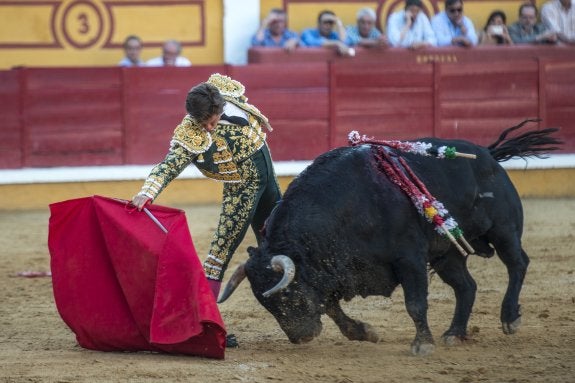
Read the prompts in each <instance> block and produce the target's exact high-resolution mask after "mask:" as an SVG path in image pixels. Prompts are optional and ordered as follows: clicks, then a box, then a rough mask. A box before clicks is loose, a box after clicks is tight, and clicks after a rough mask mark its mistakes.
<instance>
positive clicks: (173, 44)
mask: <svg viewBox="0 0 575 383" xmlns="http://www.w3.org/2000/svg"><path fill="white" fill-rule="evenodd" d="M181 53H182V44H180V42H179V41H176V40H168V41H166V42H165V43H164V46H163V47H162V55H161V56H159V57H154V58H153V59H150V60H148V61H146V66H182V67H185V66H192V63H191V62H190V60H188V59H187V58H185V57H183V56H180V54H181Z"/></svg>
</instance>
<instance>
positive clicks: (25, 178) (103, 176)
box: [0, 154, 575, 185]
mask: <svg viewBox="0 0 575 383" xmlns="http://www.w3.org/2000/svg"><path fill="white" fill-rule="evenodd" d="M310 163H311V161H278V162H274V167H275V170H276V174H277V175H278V176H280V177H282V176H286V177H293V176H296V175H298V174H299V173H300V172H301V171H302V170H304V169H305V168H306V167H307V166H308V165H309V164H310ZM502 165H503V167H504V168H505V169H513V170H516V169H525V170H533V169H566V168H567V169H568V168H575V154H554V155H551V156H549V158H545V159H541V158H530V159H527V160H522V159H513V160H509V161H506V162H503V163H502ZM153 166H154V165H125V166H81V167H54V168H24V169H5V170H0V185H10V184H33V183H61V182H96V181H137V180H144V179H145V178H146V177H147V176H148V173H149V172H150V170H151V169H152V167H153ZM203 177H204V176H203V175H202V174H201V173H200V172H199V170H198V169H197V168H195V167H194V166H189V167H188V168H186V169H185V170H184V171H183V172H182V174H180V176H179V177H178V178H180V179H194V178H203Z"/></svg>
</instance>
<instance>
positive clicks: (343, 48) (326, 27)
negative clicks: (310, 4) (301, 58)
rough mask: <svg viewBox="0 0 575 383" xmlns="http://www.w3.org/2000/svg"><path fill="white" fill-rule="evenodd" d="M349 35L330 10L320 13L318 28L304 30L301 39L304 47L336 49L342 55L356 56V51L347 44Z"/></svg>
mask: <svg viewBox="0 0 575 383" xmlns="http://www.w3.org/2000/svg"><path fill="white" fill-rule="evenodd" d="M346 37H347V34H346V31H345V27H344V26H343V23H342V22H341V20H340V19H339V17H337V16H336V15H335V13H334V12H332V11H330V10H325V11H322V12H320V13H319V15H318V17H317V27H316V28H307V29H304V30H303V31H302V33H301V37H300V46H302V47H325V48H329V49H335V50H336V51H337V52H338V53H339V54H340V55H343V56H355V49H353V48H351V47H349V46H347V45H346V44H345V40H346Z"/></svg>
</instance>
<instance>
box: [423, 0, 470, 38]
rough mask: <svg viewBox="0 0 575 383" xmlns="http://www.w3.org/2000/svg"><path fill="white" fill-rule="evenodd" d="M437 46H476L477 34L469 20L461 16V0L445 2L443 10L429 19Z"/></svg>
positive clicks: (447, 0) (446, 0)
mask: <svg viewBox="0 0 575 383" xmlns="http://www.w3.org/2000/svg"><path fill="white" fill-rule="evenodd" d="M431 28H432V29H433V32H435V37H436V38H437V46H440V47H441V46H448V45H456V46H463V47H471V46H473V45H477V34H475V27H474V26H473V23H472V22H471V20H470V19H469V18H468V17H466V16H464V15H463V0H445V10H444V11H443V12H439V13H438V14H437V15H435V16H434V17H433V18H432V19H431Z"/></svg>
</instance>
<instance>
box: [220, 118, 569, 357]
mask: <svg viewBox="0 0 575 383" xmlns="http://www.w3.org/2000/svg"><path fill="white" fill-rule="evenodd" d="M521 125H523V124H521ZM521 125H519V126H517V127H514V128H511V129H508V130H506V131H505V132H503V133H502V135H501V137H500V138H499V140H497V141H496V142H495V143H494V144H492V145H490V146H489V147H482V146H478V145H475V144H472V143H470V142H467V141H459V140H442V139H436V138H425V139H421V140H420V141H424V142H428V143H431V144H433V145H436V146H442V145H448V146H454V147H456V148H457V151H459V152H464V153H472V154H476V155H477V159H466V158H455V159H451V160H449V159H437V158H433V157H424V156H421V155H414V154H405V153H402V157H403V158H405V160H406V161H407V163H408V164H409V167H411V169H412V170H413V171H414V173H415V174H416V175H417V176H418V177H419V179H421V180H422V181H423V183H424V184H425V185H426V187H427V189H428V190H429V192H431V194H432V195H433V196H434V197H435V198H436V199H437V200H438V201H440V202H442V203H443V204H444V205H445V207H446V208H447V209H448V210H449V213H450V214H451V216H452V217H454V218H455V219H456V220H457V222H458V223H459V226H460V228H461V229H462V230H463V232H464V235H465V238H466V239H467V240H468V242H469V243H471V245H472V247H473V248H475V250H476V254H478V255H481V256H491V255H493V253H494V250H495V251H496V252H497V255H498V256H499V258H500V259H501V260H502V261H503V263H504V264H505V266H506V267H507V270H508V275H509V282H508V287H507V292H506V294H505V297H504V299H503V302H502V305H501V322H502V324H503V332H504V333H506V334H512V333H514V332H516V331H517V329H518V327H519V324H520V316H521V313H520V310H519V294H520V291H521V287H522V284H523V279H524V277H525V273H526V270H527V266H528V263H529V258H528V257H527V254H526V253H525V251H524V250H523V249H522V247H521V236H522V231H523V210H522V206H521V201H520V198H519V196H518V194H517V192H516V190H515V188H514V186H513V184H512V183H511V181H510V179H509V177H508V176H507V174H506V172H505V170H504V169H503V168H502V167H501V166H500V164H499V163H498V161H504V160H507V159H509V158H512V157H527V156H533V155H535V156H538V155H540V154H541V153H544V152H546V151H550V150H554V149H556V147H553V146H552V145H555V144H559V143H560V141H558V140H556V139H555V138H553V137H551V136H550V135H551V133H553V132H555V131H556V130H557V129H545V130H540V131H530V132H527V133H525V134H523V135H521V136H517V137H515V138H511V139H508V138H506V136H507V134H508V132H509V131H511V130H515V129H517V128H519V127H520V126H521ZM373 149H374V146H372V145H361V146H355V147H342V148H338V149H334V150H332V151H330V152H327V153H325V154H323V155H321V156H319V157H318V158H317V159H316V160H315V161H314V162H313V163H312V164H311V165H310V166H309V167H308V168H307V169H305V170H304V171H303V172H302V173H301V174H300V175H299V176H298V177H297V178H296V179H295V180H294V181H293V182H292V183H291V184H290V185H289V187H288V189H287V190H286V192H285V194H284V197H283V199H282V201H281V202H280V203H279V204H278V206H277V207H276V209H275V210H274V211H273V212H272V214H271V215H270V217H269V219H268V221H267V223H266V228H265V237H264V240H263V242H262V243H261V244H260V246H259V248H256V249H254V248H250V249H248V251H249V253H250V258H249V259H248V260H247V262H246V263H244V264H242V265H240V266H239V268H238V269H237V270H236V272H235V273H234V275H233V276H232V277H231V279H230V282H229V283H228V285H227V286H226V290H225V291H224V293H223V295H222V297H221V299H220V302H223V301H224V300H226V299H227V298H228V297H229V296H230V295H231V293H232V292H233V291H234V290H235V288H236V287H237V285H238V283H239V282H240V281H241V280H242V279H243V278H244V277H245V276H247V278H248V280H249V281H250V283H251V287H252V290H253V293H254V295H255V296H256V298H257V299H258V301H259V302H260V303H261V304H262V305H263V306H264V307H265V308H266V309H267V310H268V311H269V312H270V313H271V314H272V315H273V316H274V317H275V318H276V320H277V321H278V322H279V324H280V326H281V328H282V330H283V331H284V332H285V333H286V335H287V336H288V338H289V340H290V341H292V342H294V343H300V342H307V341H310V340H311V339H313V338H314V337H316V336H317V335H319V333H320V332H321V327H322V325H321V321H320V318H321V315H322V314H327V315H328V316H329V317H330V318H331V319H333V320H334V322H335V323H336V324H337V326H338V327H339V329H340V330H341V332H342V333H343V334H344V335H345V336H346V337H347V338H348V339H350V340H362V341H372V342H376V341H377V340H378V335H377V334H376V333H375V331H374V330H373V328H372V327H371V326H370V325H369V324H366V323H363V322H360V321H357V320H354V319H352V318H350V317H348V316H347V315H346V314H345V313H344V312H343V310H342V309H341V306H340V304H339V301H340V300H341V299H345V300H350V299H352V298H353V297H355V296H357V295H360V296H362V297H366V296H370V295H383V296H386V297H389V296H390V295H391V293H392V292H393V290H394V289H395V288H396V287H397V286H398V285H399V284H401V286H402V288H403V291H404V295H405V306H406V308H407V312H408V313H409V315H410V317H411V318H412V320H413V322H414V324H415V328H416V335H415V340H414V341H413V343H412V345H411V350H412V352H413V353H414V354H418V355H425V354H427V353H429V352H431V351H432V350H433V348H434V341H433V337H432V334H431V331H430V329H429V326H428V323H427V295H428V265H429V267H431V268H432V269H433V270H435V272H436V273H437V274H438V275H439V277H440V278H441V279H442V280H443V281H444V282H445V283H447V284H448V285H449V286H451V287H452V288H453V290H454V292H455V300H456V303H455V313H454V316H453V319H452V322H451V325H450V326H449V328H448V329H447V331H446V332H445V333H444V334H443V339H444V341H445V342H446V343H447V344H453V343H456V342H457V341H458V340H462V339H465V337H466V329H467V323H468V320H469V316H470V314H471V310H472V307H473V304H474V301H475V293H476V283H475V281H474V280H473V278H472V276H471V275H470V273H469V272H468V270H467V265H466V261H467V257H465V256H462V254H461V253H460V252H459V251H458V250H457V249H456V248H455V246H454V245H453V244H452V243H451V242H450V241H449V240H448V239H446V238H445V236H441V235H439V234H438V233H437V232H436V231H435V230H434V228H433V226H432V224H430V223H429V222H428V221H427V220H426V219H425V218H424V217H423V216H422V215H420V214H419V213H418V211H417V210H416V208H415V207H414V205H413V203H412V201H411V200H410V198H409V197H408V196H407V195H406V194H405V193H404V192H403V191H402V190H401V189H400V188H399V187H398V186H397V185H396V184H394V183H392V181H390V179H389V178H387V177H386V176H385V174H384V173H382V171H381V170H380V168H379V167H378V163H377V161H376V160H375V157H374V153H373ZM391 152H394V150H392V151H391Z"/></svg>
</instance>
